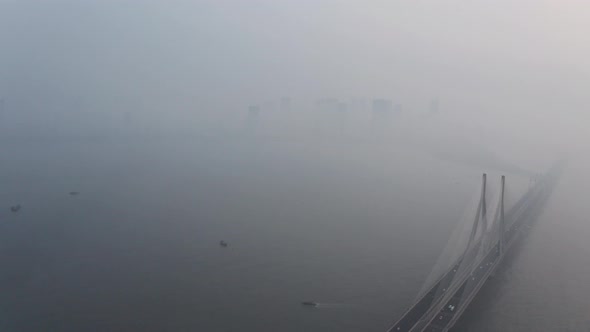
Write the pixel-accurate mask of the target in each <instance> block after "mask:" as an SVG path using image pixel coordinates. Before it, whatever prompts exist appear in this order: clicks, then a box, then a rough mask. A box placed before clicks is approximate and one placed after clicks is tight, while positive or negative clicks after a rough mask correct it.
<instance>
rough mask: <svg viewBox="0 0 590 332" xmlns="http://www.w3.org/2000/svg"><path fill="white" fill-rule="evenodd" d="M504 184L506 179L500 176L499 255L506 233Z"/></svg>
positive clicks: (502, 248) (501, 251)
mask: <svg viewBox="0 0 590 332" xmlns="http://www.w3.org/2000/svg"><path fill="white" fill-rule="evenodd" d="M505 184H506V177H505V176H504V175H502V180H501V182H500V220H499V226H500V227H499V230H498V231H499V236H500V238H499V239H498V248H499V251H500V254H502V253H503V252H504V233H505V232H506V223H505V220H504V187H505Z"/></svg>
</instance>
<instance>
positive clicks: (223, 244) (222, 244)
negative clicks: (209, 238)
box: [219, 240, 228, 248]
mask: <svg viewBox="0 0 590 332" xmlns="http://www.w3.org/2000/svg"><path fill="white" fill-rule="evenodd" d="M219 245H220V246H222V247H224V248H227V246H228V244H227V242H225V241H223V240H221V241H219Z"/></svg>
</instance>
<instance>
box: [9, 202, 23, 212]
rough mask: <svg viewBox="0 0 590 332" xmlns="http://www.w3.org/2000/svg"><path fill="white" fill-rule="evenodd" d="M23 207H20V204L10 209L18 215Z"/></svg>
mask: <svg viewBox="0 0 590 332" xmlns="http://www.w3.org/2000/svg"><path fill="white" fill-rule="evenodd" d="M21 207H22V206H20V204H18V205H13V206H11V207H10V211H12V212H13V213H17V212H18V211H20V209H21Z"/></svg>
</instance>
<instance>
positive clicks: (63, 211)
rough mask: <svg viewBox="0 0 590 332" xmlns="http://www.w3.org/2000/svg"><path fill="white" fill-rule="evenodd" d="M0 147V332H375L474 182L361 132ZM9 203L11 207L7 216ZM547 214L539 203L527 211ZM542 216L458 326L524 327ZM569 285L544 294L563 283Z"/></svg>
mask: <svg viewBox="0 0 590 332" xmlns="http://www.w3.org/2000/svg"><path fill="white" fill-rule="evenodd" d="M3 148H4V153H3V155H2V156H1V157H0V158H1V161H2V162H1V164H0V171H1V172H0V179H1V180H2V181H1V183H2V187H1V188H0V202H2V206H4V207H3V208H2V210H1V211H0V230H1V231H0V262H1V263H2V269H1V270H0V290H1V294H2V296H1V297H0V328H1V329H2V330H3V331H237V330H241V331H335V330H338V331H384V330H386V329H387V328H388V327H389V326H390V325H391V324H392V323H393V322H394V321H395V320H396V319H397V318H398V317H399V315H401V313H402V312H403V311H404V310H405V309H406V307H407V306H408V304H409V303H410V302H411V301H412V300H413V299H414V297H415V296H416V293H417V292H418V291H419V289H420V288H421V286H422V283H423V281H424V280H425V279H426V277H427V276H428V274H429V273H430V270H431V267H432V265H433V264H434V262H435V261H436V259H437V256H438V254H439V253H440V251H441V250H442V248H443V247H444V246H445V244H446V243H447V241H448V239H449V237H450V234H451V231H452V229H453V227H454V226H455V225H456V222H457V219H458V218H459V217H460V216H461V215H462V213H463V211H464V210H465V208H466V206H467V205H468V204H469V203H470V202H471V201H472V197H473V195H474V194H476V193H477V191H478V186H479V181H480V174H479V173H480V170H478V169H474V168H469V167H463V166H460V165H457V164H452V163H448V162H444V161H439V160H437V159H434V158H432V157H430V156H428V155H426V154H421V153H417V152H412V151H410V150H408V149H403V148H401V147H391V146H387V147H386V146H384V145H371V144H360V143H356V144H350V143H348V144H345V143H333V142H332V143H327V142H319V143H318V142H313V143H304V142H280V141H256V140H246V141H230V140H225V141H220V140H217V141H213V140H203V139H186V140H160V141H155V140H154V141H147V142H142V141H139V140H138V141H124V142H112V141H111V142H84V143H65V142H61V143H57V142H56V143H40V142H29V143H19V144H10V145H8V144H7V145H5V146H4V147H3ZM70 191H80V192H81V194H80V195H79V196H70V195H68V192H70ZM15 203H20V204H22V205H23V210H22V211H21V212H20V213H19V214H11V213H10V212H9V210H8V207H9V206H10V205H11V204H15ZM554 204H558V201H556V202H555V203H554ZM552 214H553V215H552ZM556 214H558V212H557V211H556V210H552V209H551V207H549V208H548V210H547V213H546V215H544V216H543V218H549V219H551V218H553V217H555V216H556ZM552 227H553V226H552V224H551V222H548V221H547V222H540V224H539V227H538V228H539V229H538V231H535V232H533V234H532V235H531V236H530V237H529V239H528V240H527V242H526V243H525V244H524V245H523V246H522V251H521V254H519V255H516V258H515V259H514V260H513V262H512V263H511V265H510V264H509V265H508V267H507V268H506V269H505V271H504V272H499V277H498V278H497V279H495V280H494V282H493V283H492V285H491V286H490V287H488V288H491V289H499V290H500V295H497V294H496V295H487V296H485V294H484V296H482V301H479V302H477V303H476V305H475V306H474V309H473V310H471V316H472V317H477V319H475V318H474V320H473V321H469V320H467V321H466V322H464V323H463V324H462V326H461V328H462V329H466V330H482V329H483V328H484V327H490V328H492V329H491V331H492V330H507V329H506V328H505V327H506V326H505V325H502V324H503V323H502V322H506V323H507V324H508V325H510V324H511V323H514V322H521V321H525V319H524V318H523V315H528V313H529V311H527V310H529V309H528V308H535V307H534V306H535V304H534V301H541V300H545V299H546V297H545V296H540V295H539V296H536V295H535V294H536V293H535V292H537V291H538V289H539V288H537V287H543V284H542V283H543V280H541V281H539V280H537V283H536V284H531V283H530V281H529V280H528V279H527V278H532V277H531V276H532V275H534V273H535V272H532V271H535V269H542V272H543V273H545V272H548V269H549V267H548V265H547V264H546V261H545V260H546V259H549V258H546V257H547V256H548V255H549V256H551V255H556V253H555V252H545V254H544V255H538V252H539V251H538V250H537V251H535V249H533V248H534V245H535V243H536V241H545V240H547V238H554V237H555V236H557V237H558V239H556V241H558V242H556V243H561V242H559V241H561V240H563V239H559V234H557V235H555V234H554V233H552ZM583 229H584V230H586V229H587V228H583ZM563 232H564V233H563V237H567V236H569V235H568V234H569V233H567V234H566V233H565V232H566V231H563ZM550 233H551V236H549V235H548V234H550ZM222 239H223V240H225V241H227V242H228V243H229V247H228V248H221V247H220V246H219V245H218V242H219V241H220V240H222ZM578 245H579V246H580V247H583V244H582V243H581V242H580V243H578ZM555 246H557V244H555ZM528 248H531V249H528ZM586 248H587V247H584V248H583V250H587V249H586ZM554 249H555V248H554ZM527 250H530V251H527ZM545 250H551V247H549V248H547V247H545ZM564 254H565V253H564ZM553 258H555V257H553ZM523 261H524V262H523ZM558 261H560V263H559V264H568V262H569V261H568V260H559V259H558ZM571 263H572V264H573V263H574V262H571ZM568 266H569V265H568ZM545 269H547V270H545ZM560 269H562V270H563V269H566V267H564V266H561V267H560ZM579 269H582V270H584V268H582V267H579ZM531 270H532V271H531ZM582 270H580V271H578V270H576V272H577V273H583V272H584V271H582ZM551 271H555V270H554V269H551ZM537 272H539V271H538V270H537ZM555 273H558V272H555ZM546 276H547V277H546V278H549V280H545V281H547V282H550V283H551V282H554V283H559V282H560V281H559V280H565V279H563V278H562V279H560V278H559V277H556V278H552V277H551V276H552V274H546ZM578 278H579V279H575V280H576V281H574V282H577V283H582V280H584V279H583V278H582V277H581V275H579V274H578ZM577 283H576V284H574V286H579V285H578V284H577ZM522 285H528V288H527V287H524V288H522V287H520V286H522ZM535 285H536V286H535ZM564 285H565V284H564ZM568 285H569V284H568ZM557 286H559V285H557ZM574 286H572V287H574ZM494 287H495V288H494ZM512 287H518V289H519V290H520V292H521V293H518V292H516V293H510V292H509V290H510V289H512ZM564 287H565V288H564ZM568 287H570V286H563V285H562V287H561V288H559V287H556V288H555V289H553V291H554V292H564V291H565V292H566V293H567V292H574V293H575V291H576V289H575V288H572V289H570V288H568ZM486 292H487V293H486ZM484 293H486V294H491V293H496V292H493V291H489V290H484ZM502 294H504V295H502ZM515 294H520V295H515ZM531 294H533V295H531ZM560 294H561V293H560ZM567 294H569V293H567ZM552 295H554V296H555V294H553V293H552ZM571 295H572V296H573V295H574V294H571ZM515 297H516V298H515ZM562 297H563V296H562ZM486 298H489V300H488V301H486V300H485V299H486ZM563 298H564V299H569V296H566V297H563ZM519 299H520V301H521V302H519ZM301 301H317V302H319V303H321V305H320V306H319V307H318V308H306V307H303V306H301V304H300V302H301ZM579 304H580V305H582V306H583V305H585V304H586V303H585V302H584V301H582V303H579ZM525 308H527V309H525ZM578 308H579V306H578ZM586 308H590V306H588V307H586ZM538 309H539V308H538ZM541 309H542V310H545V311H547V310H548V309H547V308H541ZM530 310H531V311H534V310H533V309H530ZM572 310H574V309H572ZM581 312H583V310H582V311H580V312H579V313H581ZM518 313H521V314H518ZM537 314H539V313H537ZM531 317H536V316H531ZM527 321H529V320H527ZM478 324H480V325H478ZM481 324H483V325H481ZM519 324H521V323H519ZM519 326H524V325H519ZM500 327H501V328H500Z"/></svg>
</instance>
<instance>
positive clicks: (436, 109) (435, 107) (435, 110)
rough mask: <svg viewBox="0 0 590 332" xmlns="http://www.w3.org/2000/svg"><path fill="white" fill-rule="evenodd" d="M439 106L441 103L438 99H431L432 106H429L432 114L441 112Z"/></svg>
mask: <svg viewBox="0 0 590 332" xmlns="http://www.w3.org/2000/svg"><path fill="white" fill-rule="evenodd" d="M439 107H440V105H439V102H438V99H432V100H431V101H430V107H429V111H430V114H437V113H438V112H439Z"/></svg>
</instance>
